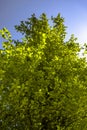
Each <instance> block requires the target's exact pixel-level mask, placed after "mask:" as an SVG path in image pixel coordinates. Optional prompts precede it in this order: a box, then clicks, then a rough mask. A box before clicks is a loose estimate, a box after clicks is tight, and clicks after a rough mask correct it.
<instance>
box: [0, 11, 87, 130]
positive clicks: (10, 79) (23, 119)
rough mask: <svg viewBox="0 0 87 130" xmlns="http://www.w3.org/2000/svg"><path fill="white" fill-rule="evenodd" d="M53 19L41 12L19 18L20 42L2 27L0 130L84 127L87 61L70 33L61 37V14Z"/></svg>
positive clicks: (77, 129) (86, 120)
mask: <svg viewBox="0 0 87 130" xmlns="http://www.w3.org/2000/svg"><path fill="white" fill-rule="evenodd" d="M51 20H52V26H51V25H50V24H49V20H48V19H47V17H46V14H44V13H43V14H42V15H41V16H40V17H39V18H37V17H36V16H35V14H33V15H32V16H31V17H30V18H28V19H27V20H26V21H21V23H20V25H16V26H15V29H16V30H17V31H19V32H21V33H22V34H23V39H22V41H21V42H20V41H19V40H12V38H11V34H10V32H9V31H8V30H7V29H6V28H3V29H2V30H0V34H1V36H2V37H3V38H4V39H5V41H4V42H3V43H2V45H3V49H2V50H0V129H1V130H82V129H84V130H86V128H87V85H86V84H87V76H86V75H87V62H86V60H85V58H80V57H79V56H78V52H80V46H79V44H78V43H77V41H76V38H75V37H74V35H71V37H70V39H69V40H68V41H65V37H66V34H67V33H66V26H65V25H64V18H63V17H61V15H60V14H58V15H57V17H51Z"/></svg>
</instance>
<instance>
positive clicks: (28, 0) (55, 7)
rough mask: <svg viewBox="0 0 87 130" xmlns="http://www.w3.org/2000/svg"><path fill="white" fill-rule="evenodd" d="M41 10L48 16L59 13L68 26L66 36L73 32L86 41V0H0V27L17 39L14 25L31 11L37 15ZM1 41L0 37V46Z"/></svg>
mask: <svg viewBox="0 0 87 130" xmlns="http://www.w3.org/2000/svg"><path fill="white" fill-rule="evenodd" d="M43 12H44V13H46V14H47V16H48V17H49V18H50V16H57V14H58V13H61V15H62V16H63V17H64V18H65V25H66V26H67V27H68V29H67V32H68V35H67V36H68V37H69V36H70V35H71V34H72V33H73V34H75V36H76V37H77V38H78V41H79V42H80V43H84V42H87V0H0V29H2V28H3V27H6V28H7V29H8V30H9V31H10V32H11V34H12V37H13V38H14V39H15V38H16V39H18V38H20V37H21V36H20V34H19V33H16V31H15V29H14V25H18V24H19V23H20V21H21V20H26V19H27V18H29V17H30V16H31V14H33V13H35V14H36V16H39V15H41V14H42V13H43ZM1 42H2V39H1V38H0V47H1Z"/></svg>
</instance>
